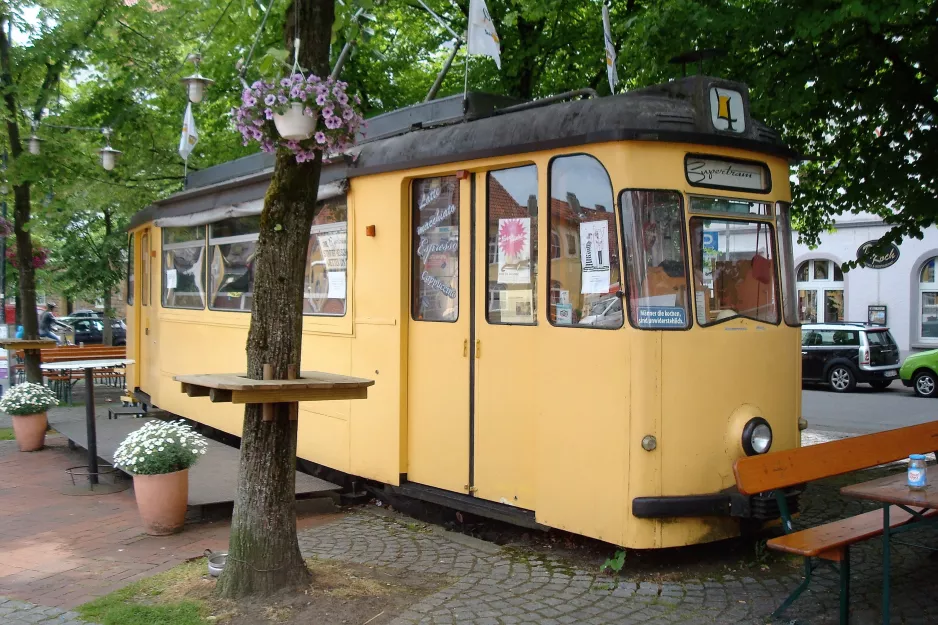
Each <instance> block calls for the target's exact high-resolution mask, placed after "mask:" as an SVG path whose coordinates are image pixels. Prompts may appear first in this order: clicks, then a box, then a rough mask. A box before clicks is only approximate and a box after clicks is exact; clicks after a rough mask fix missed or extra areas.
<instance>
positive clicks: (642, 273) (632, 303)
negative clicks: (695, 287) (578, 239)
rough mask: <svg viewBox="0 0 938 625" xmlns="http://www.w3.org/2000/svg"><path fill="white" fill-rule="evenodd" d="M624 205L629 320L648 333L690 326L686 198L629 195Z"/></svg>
mask: <svg viewBox="0 0 938 625" xmlns="http://www.w3.org/2000/svg"><path fill="white" fill-rule="evenodd" d="M619 204H620V206H621V210H622V230H623V239H624V242H625V271H626V284H628V295H629V297H628V300H629V320H630V321H631V323H632V325H633V326H635V327H636V328H642V329H645V330H668V329H670V330H681V329H684V328H687V327H690V315H689V313H688V310H689V309H690V302H688V299H689V297H688V293H689V289H688V286H687V269H686V268H687V262H686V260H685V245H684V207H683V203H682V199H681V194H680V193H676V192H674V191H638V190H625V191H622V193H620V194H619Z"/></svg>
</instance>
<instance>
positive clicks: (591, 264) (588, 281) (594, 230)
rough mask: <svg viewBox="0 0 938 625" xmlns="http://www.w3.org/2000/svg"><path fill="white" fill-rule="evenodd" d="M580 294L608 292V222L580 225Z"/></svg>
mask: <svg viewBox="0 0 938 625" xmlns="http://www.w3.org/2000/svg"><path fill="white" fill-rule="evenodd" d="M580 262H581V263H582V267H583V270H582V273H583V276H582V288H581V289H580V293H608V292H609V281H610V280H609V222H607V221H587V222H583V223H581V224H580Z"/></svg>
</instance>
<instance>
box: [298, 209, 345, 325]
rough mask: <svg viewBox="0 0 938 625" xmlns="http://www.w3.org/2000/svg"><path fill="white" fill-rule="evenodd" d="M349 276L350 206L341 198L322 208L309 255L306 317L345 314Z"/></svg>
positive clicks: (307, 259) (304, 287) (305, 304)
mask: <svg viewBox="0 0 938 625" xmlns="http://www.w3.org/2000/svg"><path fill="white" fill-rule="evenodd" d="M347 275H348V205H347V204H346V201H345V198H344V197H342V198H337V199H336V200H331V201H329V202H327V203H325V204H323V205H322V206H320V208H319V210H318V212H317V213H316V216H315V217H314V218H313V227H312V228H311V229H310V234H309V247H308V248H307V251H306V276H305V278H304V280H303V314H304V315H323V316H333V317H341V316H343V315H344V314H345V310H346V298H347V292H348V289H347Z"/></svg>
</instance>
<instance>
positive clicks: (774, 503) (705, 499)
mask: <svg viewBox="0 0 938 625" xmlns="http://www.w3.org/2000/svg"><path fill="white" fill-rule="evenodd" d="M802 490H803V489H801V488H797V487H793V488H786V489H782V493H783V494H784V496H785V501H786V502H787V504H788V511H789V513H790V514H795V513H796V512H797V511H798V501H799V498H800V496H801V493H802ZM632 516H634V517H637V518H640V519H662V518H674V517H707V516H724V517H726V516H728V517H737V518H741V519H754V520H757V521H772V520H774V519H778V518H780V517H781V512H780V510H779V505H778V499H777V497H776V496H775V494H774V493H758V494H756V495H751V496H750V495H743V494H740V493H739V491H737V490H736V488H735V487H733V488H729V489H727V490H724V491H721V492H719V493H709V494H705V495H677V496H664V497H636V498H635V499H633V500H632Z"/></svg>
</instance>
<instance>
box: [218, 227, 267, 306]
mask: <svg viewBox="0 0 938 625" xmlns="http://www.w3.org/2000/svg"><path fill="white" fill-rule="evenodd" d="M259 229H260V218H259V217H236V218H233V219H226V220H224V221H219V222H217V223H213V224H211V225H210V226H209V235H208V237H209V238H208V245H209V249H210V250H211V265H210V267H211V269H210V272H209V276H210V280H209V291H210V294H211V295H210V298H209V308H212V309H213V310H235V311H250V310H251V306H252V304H253V298H254V254H255V248H256V246H257V237H258V231H259Z"/></svg>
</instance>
